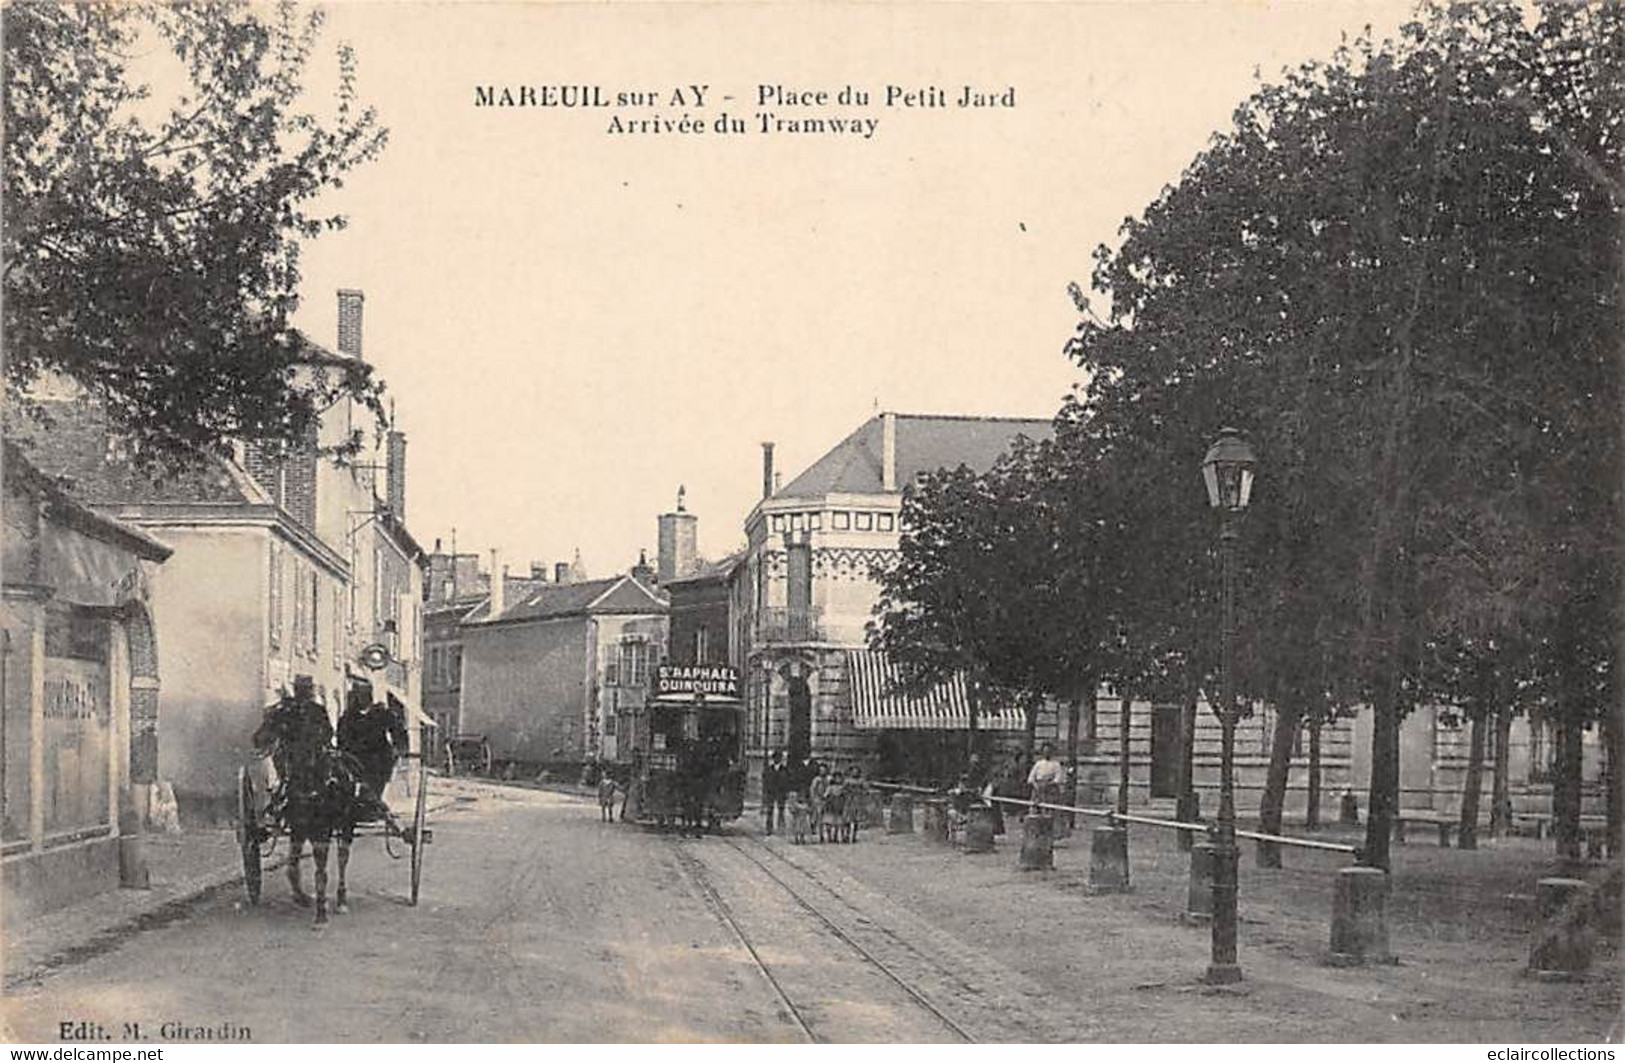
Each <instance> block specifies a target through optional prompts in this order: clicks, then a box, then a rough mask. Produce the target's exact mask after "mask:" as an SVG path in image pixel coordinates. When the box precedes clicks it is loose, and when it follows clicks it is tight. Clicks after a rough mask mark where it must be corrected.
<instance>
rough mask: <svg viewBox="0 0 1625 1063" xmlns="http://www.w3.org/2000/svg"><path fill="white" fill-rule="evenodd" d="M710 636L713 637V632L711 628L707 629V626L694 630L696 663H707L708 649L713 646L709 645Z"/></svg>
mask: <svg viewBox="0 0 1625 1063" xmlns="http://www.w3.org/2000/svg"><path fill="white" fill-rule="evenodd" d="M710 637H711V632H710V631H709V630H707V629H706V628H703V627H702V628H699V629H697V630H696V631H695V632H694V663H695V664H704V663H705V661H706V651H708V650H709V649H710V648H711V647H710V646H709V645H707V643H709V642H710Z"/></svg>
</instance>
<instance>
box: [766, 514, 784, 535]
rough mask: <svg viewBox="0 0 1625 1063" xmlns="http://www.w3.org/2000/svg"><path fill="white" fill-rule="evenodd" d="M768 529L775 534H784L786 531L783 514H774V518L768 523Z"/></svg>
mask: <svg viewBox="0 0 1625 1063" xmlns="http://www.w3.org/2000/svg"><path fill="white" fill-rule="evenodd" d="M768 527H769V528H771V529H772V530H773V531H775V532H782V531H783V530H784V514H782V513H775V514H773V516H772V517H771V518H770V519H769V521H768Z"/></svg>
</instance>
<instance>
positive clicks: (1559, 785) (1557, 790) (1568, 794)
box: [1552, 704, 1584, 861]
mask: <svg viewBox="0 0 1625 1063" xmlns="http://www.w3.org/2000/svg"><path fill="white" fill-rule="evenodd" d="M1577 708H1578V706H1576V705H1573V704H1570V705H1565V706H1564V710H1565V711H1563V712H1562V713H1560V714H1559V715H1558V718H1557V762H1556V763H1555V764H1554V765H1553V766H1552V832H1553V834H1554V835H1555V837H1556V839H1557V856H1558V859H1560V860H1576V861H1577V860H1579V859H1580V773H1581V770H1582V767H1583V764H1582V756H1583V749H1584V747H1583V745H1582V744H1581V743H1582V742H1583V739H1582V737H1581V729H1580V720H1579V716H1578V713H1577V711H1576V710H1577Z"/></svg>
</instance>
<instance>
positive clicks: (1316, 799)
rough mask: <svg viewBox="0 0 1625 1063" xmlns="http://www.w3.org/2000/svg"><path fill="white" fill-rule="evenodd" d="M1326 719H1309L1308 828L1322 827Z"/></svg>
mask: <svg viewBox="0 0 1625 1063" xmlns="http://www.w3.org/2000/svg"><path fill="white" fill-rule="evenodd" d="M1322 726H1324V721H1323V720H1322V718H1321V717H1320V716H1318V715H1317V716H1315V717H1314V718H1313V719H1311V720H1310V721H1309V796H1308V807H1307V808H1305V810H1304V814H1303V825H1304V827H1305V828H1306V829H1307V830H1311V831H1316V830H1319V829H1320V729H1321V727H1322Z"/></svg>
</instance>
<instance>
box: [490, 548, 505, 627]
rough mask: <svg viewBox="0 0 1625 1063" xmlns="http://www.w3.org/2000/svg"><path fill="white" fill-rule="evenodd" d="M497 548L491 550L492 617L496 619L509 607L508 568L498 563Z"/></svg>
mask: <svg viewBox="0 0 1625 1063" xmlns="http://www.w3.org/2000/svg"><path fill="white" fill-rule="evenodd" d="M497 561H498V557H497V552H496V551H495V550H492V551H491V609H490V616H491V619H493V620H494V619H496V618H497V617H498V616H500V615H501V614H502V610H504V609H506V608H507V607H508V568H507V566H506V565H500V566H499V565H498V564H497Z"/></svg>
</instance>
